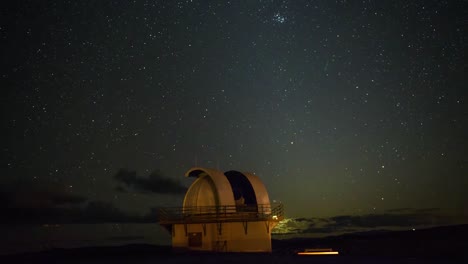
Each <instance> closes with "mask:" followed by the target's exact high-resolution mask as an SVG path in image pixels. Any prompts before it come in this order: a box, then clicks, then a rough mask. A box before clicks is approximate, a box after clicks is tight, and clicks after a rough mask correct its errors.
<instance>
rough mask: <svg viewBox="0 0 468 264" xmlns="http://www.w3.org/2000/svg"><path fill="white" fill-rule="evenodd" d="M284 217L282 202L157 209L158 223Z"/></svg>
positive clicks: (276, 220) (239, 220) (193, 222)
mask: <svg viewBox="0 0 468 264" xmlns="http://www.w3.org/2000/svg"><path fill="white" fill-rule="evenodd" d="M283 219H284V208H283V204H281V203H279V204H273V205H269V204H268V205H262V204H256V205H225V206H193V207H166V208H160V209H159V219H158V220H159V224H161V225H172V224H196V223H223V222H255V221H269V222H279V221H281V220H283Z"/></svg>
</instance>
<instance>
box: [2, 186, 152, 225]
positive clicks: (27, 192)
mask: <svg viewBox="0 0 468 264" xmlns="http://www.w3.org/2000/svg"><path fill="white" fill-rule="evenodd" d="M52 186H53V187H52ZM64 189H66V188H60V186H55V185H52V184H50V183H46V184H43V183H40V184H37V185H24V186H23V185H18V184H16V185H15V184H11V185H3V186H1V187H0V210H1V212H2V217H1V218H0V223H4V224H5V223H8V224H71V223H76V224H78V223H82V224H83V223H85V224H87V223H89V224H94V223H151V222H152V223H154V222H156V220H157V211H156V210H155V209H152V210H151V211H150V212H148V213H147V214H146V215H133V214H129V213H127V212H124V211H122V210H120V209H118V208H117V207H115V206H114V205H113V204H112V203H109V202H101V201H87V198H86V197H83V196H80V195H76V194H73V193H67V192H66V191H64Z"/></svg>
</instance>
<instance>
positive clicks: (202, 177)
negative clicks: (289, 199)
mask: <svg viewBox="0 0 468 264" xmlns="http://www.w3.org/2000/svg"><path fill="white" fill-rule="evenodd" d="M185 176H186V177H195V178H196V180H195V181H194V182H193V183H192V185H191V186H190V188H189V189H188V191H187V193H186V194H185V198H184V202H183V206H182V207H177V208H162V209H160V211H159V223H160V224H161V225H162V226H164V227H165V228H166V229H167V230H168V231H170V232H171V234H172V246H173V249H174V250H176V251H184V250H195V251H216V252H271V230H272V229H273V228H274V227H275V225H276V224H277V223H278V222H279V221H280V220H282V219H283V206H282V204H278V205H276V206H271V205H270V200H269V197H268V193H267V190H266V188H265V185H263V183H262V182H261V180H260V179H259V178H258V177H257V176H255V175H253V174H251V173H246V172H242V173H241V172H238V171H228V172H225V173H222V172H221V171H218V170H214V169H207V168H192V169H190V170H189V171H187V173H186V174H185Z"/></svg>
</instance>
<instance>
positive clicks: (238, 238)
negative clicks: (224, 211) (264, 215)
mask: <svg viewBox="0 0 468 264" xmlns="http://www.w3.org/2000/svg"><path fill="white" fill-rule="evenodd" d="M269 224H270V229H269V232H267V226H266V225H267V222H263V221H259V222H248V223H247V234H246V233H245V229H244V226H243V223H242V222H230V223H222V232H221V235H219V234H218V227H217V224H216V223H209V224H206V233H204V230H203V226H202V224H188V225H187V235H186V232H185V228H184V225H183V224H175V225H173V229H174V232H173V236H172V246H173V248H174V250H184V249H185V250H187V249H188V250H202V251H217V250H221V251H227V252H271V229H272V224H273V223H272V222H270V223H269ZM192 232H201V233H202V246H201V247H191V248H189V238H188V234H190V233H192ZM216 241H219V242H218V246H219V248H218V249H216ZM224 241H226V244H224Z"/></svg>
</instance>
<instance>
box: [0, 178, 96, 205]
mask: <svg viewBox="0 0 468 264" xmlns="http://www.w3.org/2000/svg"><path fill="white" fill-rule="evenodd" d="M86 200H87V198H86V197H84V196H81V195H77V194H74V193H70V192H67V191H66V188H64V187H61V186H60V185H57V184H51V183H43V182H41V183H38V184H31V185H25V184H23V185H18V184H16V185H4V186H2V188H1V189H0V203H1V204H0V206H1V207H5V208H14V207H30V208H44V207H54V206H71V205H79V204H83V203H84V202H86Z"/></svg>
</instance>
